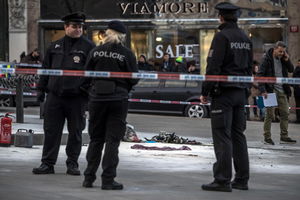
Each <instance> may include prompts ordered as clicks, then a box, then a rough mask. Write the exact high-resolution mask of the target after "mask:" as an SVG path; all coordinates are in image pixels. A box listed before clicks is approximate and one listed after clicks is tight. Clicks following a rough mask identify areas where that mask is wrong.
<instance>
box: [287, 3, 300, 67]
mask: <svg viewBox="0 0 300 200" xmlns="http://www.w3.org/2000/svg"><path fill="white" fill-rule="evenodd" d="M299 8H300V1H299V0H288V13H287V16H288V18H289V27H288V28H289V29H290V27H291V26H298V32H296V33H293V32H291V31H290V30H287V32H288V45H289V46H288V50H289V52H290V56H291V60H292V62H293V64H297V61H298V59H300V12H299Z"/></svg>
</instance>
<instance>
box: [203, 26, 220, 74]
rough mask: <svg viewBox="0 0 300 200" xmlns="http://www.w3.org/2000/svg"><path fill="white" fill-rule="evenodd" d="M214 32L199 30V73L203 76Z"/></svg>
mask: <svg viewBox="0 0 300 200" xmlns="http://www.w3.org/2000/svg"><path fill="white" fill-rule="evenodd" d="M215 32H216V30H211V29H203V30H200V33H199V35H200V36H199V37H200V73H201V74H205V72H206V65H207V62H206V60H207V56H208V52H209V48H210V46H211V42H212V39H213V37H214V34H215Z"/></svg>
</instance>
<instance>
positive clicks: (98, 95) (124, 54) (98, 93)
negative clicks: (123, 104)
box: [83, 43, 138, 102]
mask: <svg viewBox="0 0 300 200" xmlns="http://www.w3.org/2000/svg"><path fill="white" fill-rule="evenodd" d="M85 68H86V70H88V71H106V72H108V71H109V72H137V71H138V68H137V65H136V58H135V56H134V54H133V53H132V51H131V50H130V49H128V48H127V47H125V46H123V45H122V44H120V43H118V44H116V43H105V44H103V45H100V46H98V47H96V48H94V49H93V50H92V51H91V52H90V55H89V58H88V61H87V64H86V67H85ZM137 83H138V79H130V78H87V79H86V81H85V83H84V84H83V88H85V89H87V90H89V98H90V101H94V102H95V101H118V100H124V99H127V98H128V93H129V91H130V90H131V88H132V87H133V86H134V85H135V84H137Z"/></svg>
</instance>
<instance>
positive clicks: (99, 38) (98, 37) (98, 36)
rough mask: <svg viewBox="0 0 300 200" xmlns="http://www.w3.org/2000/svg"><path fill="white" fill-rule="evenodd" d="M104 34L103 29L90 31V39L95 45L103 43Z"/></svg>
mask: <svg viewBox="0 0 300 200" xmlns="http://www.w3.org/2000/svg"><path fill="white" fill-rule="evenodd" d="M104 35H105V30H95V31H92V41H93V42H94V43H95V45H96V46H98V45H100V44H102V43H103V39H104Z"/></svg>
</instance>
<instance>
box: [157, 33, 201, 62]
mask: <svg viewBox="0 0 300 200" xmlns="http://www.w3.org/2000/svg"><path fill="white" fill-rule="evenodd" d="M198 32H199V31H198V30H193V29H191V30H180V29H178V30H167V29H166V30H160V29H157V30H156V31H155V35H154V51H155V52H154V55H155V58H156V59H162V57H163V54H164V53H168V54H169V55H170V57H171V58H173V59H175V58H177V57H179V56H182V57H183V58H184V60H185V61H187V60H199V36H198Z"/></svg>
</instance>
